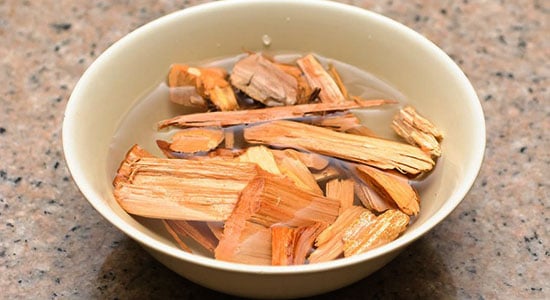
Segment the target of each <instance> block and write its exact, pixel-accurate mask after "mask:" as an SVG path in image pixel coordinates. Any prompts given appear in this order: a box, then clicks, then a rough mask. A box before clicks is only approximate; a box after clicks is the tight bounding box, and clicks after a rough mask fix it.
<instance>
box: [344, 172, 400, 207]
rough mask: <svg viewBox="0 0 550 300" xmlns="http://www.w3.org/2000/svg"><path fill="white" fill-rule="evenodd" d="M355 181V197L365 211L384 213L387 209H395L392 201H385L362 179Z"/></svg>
mask: <svg viewBox="0 0 550 300" xmlns="http://www.w3.org/2000/svg"><path fill="white" fill-rule="evenodd" d="M358 180H359V181H355V183H354V185H355V195H356V196H357V198H358V199H359V201H360V202H361V204H363V206H365V207H366V208H367V209H369V210H371V211H374V212H379V213H381V212H384V211H386V210H388V209H397V205H396V204H395V202H394V201H392V200H390V201H386V200H385V199H384V198H382V197H380V195H378V193H377V192H376V191H375V190H374V189H373V188H371V187H370V186H368V185H367V184H366V183H365V182H364V181H363V180H362V179H358Z"/></svg>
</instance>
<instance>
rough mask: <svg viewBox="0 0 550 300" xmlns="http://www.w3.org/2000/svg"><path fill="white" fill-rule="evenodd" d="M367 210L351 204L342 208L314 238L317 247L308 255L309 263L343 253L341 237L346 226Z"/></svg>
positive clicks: (329, 258)
mask: <svg viewBox="0 0 550 300" xmlns="http://www.w3.org/2000/svg"><path fill="white" fill-rule="evenodd" d="M364 212H367V213H368V211H367V210H366V209H364V208H362V207H360V206H351V207H349V208H347V209H346V210H344V211H343V212H342V213H340V215H339V216H338V218H336V221H334V223H332V224H331V225H330V226H328V227H327V228H326V229H325V230H323V231H322V232H321V233H320V234H319V236H318V237H317V239H316V240H315V246H316V247H317V248H316V249H315V250H313V252H312V253H311V254H310V255H309V257H308V260H309V262H310V263H318V262H323V261H329V260H333V259H335V258H338V257H339V256H341V255H342V254H343V253H344V241H343V239H342V237H343V236H344V232H345V230H346V228H348V227H349V226H351V224H353V223H354V222H355V221H356V220H357V218H358V217H359V216H360V215H361V214H362V213H364Z"/></svg>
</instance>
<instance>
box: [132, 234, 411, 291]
mask: <svg viewBox="0 0 550 300" xmlns="http://www.w3.org/2000/svg"><path fill="white" fill-rule="evenodd" d="M142 246H143V247H144V249H145V250H147V252H149V253H150V254H151V255H152V256H153V257H155V259H157V260H158V261H159V262H161V263H162V264H163V265H165V266H167V267H168V268H169V269H171V270H172V271H174V272H176V273H178V274H180V275H181V276H183V277H185V278H187V279H189V280H191V281H193V282H195V283H197V284H200V285H202V286H205V287H207V288H210V289H213V290H216V291H219V292H223V293H227V294H230V295H235V296H240V297H252V298H257V299H291V298H301V297H308V296H312V295H318V294H322V293H326V292H330V291H333V290H336V289H339V288H342V287H344V286H347V285H349V284H351V283H354V282H356V281H359V280H360V279H362V278H365V277H367V276H368V275H370V274H372V273H374V272H375V271H377V270H378V269H380V268H382V267H383V266H384V265H386V264H387V263H388V262H390V261H391V260H392V259H393V258H395V257H396V256H397V255H398V254H399V253H400V251H393V252H389V253H386V254H384V255H381V256H379V257H377V259H376V260H372V261H369V262H368V263H366V262H363V263H359V264H355V265H352V266H348V267H342V268H334V269H330V270H324V271H323V272H306V273H301V272H287V273H273V272H269V273H264V274H262V273H250V272H240V273H238V274H235V272H234V271H230V270H226V269H223V270H220V269H214V270H213V269H210V268H205V267H204V266H200V265H197V264H194V263H190V262H183V261H181V260H179V259H178V258H176V257H173V256H169V255H165V254H164V253H161V252H158V251H156V250H155V249H152V248H150V247H147V246H146V245H142ZM258 276H261V279H259V278H258Z"/></svg>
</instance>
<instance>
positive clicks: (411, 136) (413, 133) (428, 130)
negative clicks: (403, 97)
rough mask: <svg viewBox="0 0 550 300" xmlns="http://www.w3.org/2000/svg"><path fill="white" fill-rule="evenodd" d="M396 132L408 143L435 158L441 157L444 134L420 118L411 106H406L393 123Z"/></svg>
mask: <svg viewBox="0 0 550 300" xmlns="http://www.w3.org/2000/svg"><path fill="white" fill-rule="evenodd" d="M392 128H393V129H394V131H395V132H396V133H397V134H398V135H400V136H401V137H403V138H404V139H405V140H406V141H407V142H408V143H410V144H412V145H416V146H418V147H420V149H422V150H424V151H426V152H427V153H430V154H431V155H433V156H435V157H439V156H441V146H440V144H439V142H440V141H441V140H442V139H443V134H442V133H441V132H440V131H439V130H438V129H437V128H436V127H435V126H434V125H433V124H432V123H431V122H430V121H428V120H427V119H425V118H424V117H422V116H420V115H419V114H418V113H417V112H416V110H415V109H414V108H413V107H411V106H405V107H404V108H402V109H401V110H399V113H397V114H396V115H395V116H394V118H393V121H392Z"/></svg>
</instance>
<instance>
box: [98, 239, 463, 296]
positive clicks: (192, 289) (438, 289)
mask: <svg viewBox="0 0 550 300" xmlns="http://www.w3.org/2000/svg"><path fill="white" fill-rule="evenodd" d="M91 284H92V286H95V287H96V290H95V291H94V293H95V294H96V296H98V298H103V299H104V298H111V299H117V298H118V299H214V300H215V299H242V298H238V297H233V296H229V295H226V294H223V293H219V292H216V291H213V290H210V289H207V288H204V287H202V286H200V285H197V284H195V283H193V282H191V281H189V280H187V279H185V278H183V277H181V276H179V275H178V274H176V273H174V272H173V271H171V270H169V269H168V268H166V267H165V266H164V265H162V264H161V263H159V262H158V261H156V260H155V259H154V258H153V257H152V256H151V255H149V253H147V252H146V251H145V250H143V249H142V248H141V247H140V246H139V244H137V243H136V242H134V241H133V240H131V239H129V238H127V237H125V238H124V239H123V240H122V241H120V243H119V245H118V247H116V248H115V249H113V251H112V252H111V253H110V255H108V256H107V257H106V258H105V261H104V263H103V265H102V266H101V269H100V270H99V271H98V276H97V278H96V282H93V283H91ZM456 294H457V292H456V288H455V285H454V284H453V283H452V278H451V276H450V274H449V271H448V269H447V268H446V267H445V263H444V259H443V257H442V256H441V253H440V252H439V251H437V250H436V249H435V248H434V246H433V245H432V244H431V243H430V240H429V238H421V239H419V240H418V241H416V242H414V243H413V244H412V245H411V246H409V247H408V248H407V249H405V250H404V251H403V252H402V253H401V254H400V255H398V256H397V257H396V258H395V259H394V260H392V261H391V262H390V263H388V264H387V265H386V266H385V267H383V268H382V269H380V270H378V271H377V272H375V273H374V274H372V275H370V276H369V277H366V278H364V279H362V280H360V281H358V282H356V283H353V284H351V285H349V286H347V287H344V288H341V289H339V290H335V291H332V292H329V293H326V294H322V295H318V296H312V297H308V298H304V299H311V300H313V299H321V300H324V299H327V300H328V299H357V297H358V295H360V298H362V299H410V298H420V299H442V298H449V297H451V298H453V297H455V296H456Z"/></svg>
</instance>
